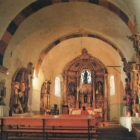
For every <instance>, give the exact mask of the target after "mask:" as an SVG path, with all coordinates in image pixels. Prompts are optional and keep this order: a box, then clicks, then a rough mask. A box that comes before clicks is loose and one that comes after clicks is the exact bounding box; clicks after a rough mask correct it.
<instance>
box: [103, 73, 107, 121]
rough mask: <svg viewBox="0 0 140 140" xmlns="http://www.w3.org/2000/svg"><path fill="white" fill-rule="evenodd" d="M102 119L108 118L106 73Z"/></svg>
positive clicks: (105, 75)
mask: <svg viewBox="0 0 140 140" xmlns="http://www.w3.org/2000/svg"><path fill="white" fill-rule="evenodd" d="M103 108H104V109H103V112H104V121H107V118H108V74H104V107H103Z"/></svg>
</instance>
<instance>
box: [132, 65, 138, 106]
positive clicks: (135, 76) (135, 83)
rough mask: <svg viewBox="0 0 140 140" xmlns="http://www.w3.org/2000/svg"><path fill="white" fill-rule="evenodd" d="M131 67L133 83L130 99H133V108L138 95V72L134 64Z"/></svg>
mask: <svg viewBox="0 0 140 140" xmlns="http://www.w3.org/2000/svg"><path fill="white" fill-rule="evenodd" d="M132 66H133V69H132V72H133V82H132V97H133V106H135V105H136V104H137V103H136V100H137V94H138V82H139V81H138V79H139V77H138V72H139V71H138V70H137V67H136V64H132Z"/></svg>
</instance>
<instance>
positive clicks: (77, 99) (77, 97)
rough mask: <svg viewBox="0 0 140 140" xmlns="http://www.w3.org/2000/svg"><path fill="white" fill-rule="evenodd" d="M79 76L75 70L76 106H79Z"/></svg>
mask: <svg viewBox="0 0 140 140" xmlns="http://www.w3.org/2000/svg"><path fill="white" fill-rule="evenodd" d="M80 78H81V76H80V75H79V72H77V96H76V108H79V96H80V95H79V88H80V80H81V79H80Z"/></svg>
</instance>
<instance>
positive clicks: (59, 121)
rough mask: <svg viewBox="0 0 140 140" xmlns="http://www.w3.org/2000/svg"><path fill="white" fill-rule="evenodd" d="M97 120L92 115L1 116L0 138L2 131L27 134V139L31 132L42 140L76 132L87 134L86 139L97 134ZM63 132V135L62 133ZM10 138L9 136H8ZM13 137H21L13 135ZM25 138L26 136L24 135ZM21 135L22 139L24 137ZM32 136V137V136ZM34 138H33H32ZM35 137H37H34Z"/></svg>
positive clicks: (77, 133) (79, 134) (66, 135)
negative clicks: (38, 135)
mask: <svg viewBox="0 0 140 140" xmlns="http://www.w3.org/2000/svg"><path fill="white" fill-rule="evenodd" d="M98 121H99V119H98V118H95V117H94V116H81V115H79V116H75V115H72V116H71V115H58V116H54V115H49V116H45V115H44V116H34V117H3V118H1V124H2V125H1V126H2V127H1V134H2V135H1V139H2V137H3V133H16V134H19V133H21V134H24V133H26V134H28V135H29V139H30V138H31V137H32V135H31V134H40V137H41V138H42V139H43V140H44V139H45V137H46V139H50V138H56V136H57V137H58V136H60V137H62V136H64V134H65V137H69V136H70V135H71V134H76V135H78V137H80V136H81V134H82V135H87V137H88V140H90V138H91V137H92V135H94V134H97V127H95V126H96V124H97V122H98ZM11 125H12V126H14V125H16V126H18V127H17V128H6V126H11ZM62 134H63V135H62ZM9 138H10V137H9ZM11 138H12V137H11ZM14 138H15V139H16V138H17V139H18V138H20V139H22V137H18V136H16V137H14ZM26 138H27V137H26ZM26 138H24V137H23V139H26ZM32 138H33V137H32ZM33 139H34V138H33ZM36 139H37V138H36Z"/></svg>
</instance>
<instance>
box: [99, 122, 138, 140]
mask: <svg viewBox="0 0 140 140" xmlns="http://www.w3.org/2000/svg"><path fill="white" fill-rule="evenodd" d="M99 131H100V132H101V134H100V135H99V138H98V140H137V139H136V136H135V134H134V133H133V132H129V131H128V130H127V129H125V128H123V127H122V126H120V125H119V124H112V125H108V126H106V127H100V128H99Z"/></svg>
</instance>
